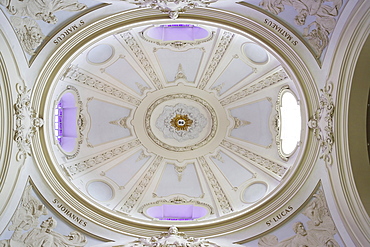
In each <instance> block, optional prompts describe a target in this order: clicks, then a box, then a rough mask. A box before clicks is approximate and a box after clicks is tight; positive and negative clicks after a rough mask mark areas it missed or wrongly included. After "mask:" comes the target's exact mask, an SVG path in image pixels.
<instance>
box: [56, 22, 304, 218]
mask: <svg viewBox="0 0 370 247" xmlns="http://www.w3.org/2000/svg"><path fill="white" fill-rule="evenodd" d="M184 24H186V23H184ZM196 26H199V27H201V28H204V29H205V30H207V31H208V33H209V36H208V37H207V38H205V39H203V40H198V42H194V43H191V42H188V41H187V42H185V41H183V42H182V41H181V40H176V41H178V42H177V43H176V45H175V44H171V41H167V42H158V41H156V40H150V38H148V37H145V35H142V32H143V31H145V30H148V29H150V28H151V27H152V25H146V26H140V27H136V28H133V29H131V30H130V31H125V32H122V33H114V34H111V35H108V36H103V37H102V38H101V39H100V40H98V41H96V42H94V43H91V44H90V45H88V46H86V47H85V49H84V50H83V51H80V52H79V53H78V54H76V56H75V58H74V59H72V60H71V62H69V63H68V64H66V68H67V69H65V71H62V72H61V76H60V77H59V79H58V80H57V81H55V83H56V86H55V88H54V92H53V98H54V100H56V99H58V97H60V95H61V94H62V93H63V92H64V91H65V90H66V89H67V87H68V86H73V87H74V88H76V90H77V92H78V94H79V96H80V100H81V102H82V107H81V114H82V115H83V116H84V118H80V120H83V122H84V126H83V128H80V131H81V140H80V142H81V144H80V149H79V151H78V153H77V155H75V156H76V157H73V158H71V157H70V158H66V154H65V153H63V152H62V151H61V150H60V146H58V145H57V144H56V141H55V136H53V135H51V136H50V141H51V142H52V143H54V145H53V151H54V157H55V161H56V162H55V163H57V164H58V166H57V169H58V170H59V172H60V173H62V174H63V176H64V177H66V178H67V179H68V180H69V181H70V183H69V186H71V187H72V188H74V189H76V190H78V191H80V193H81V194H82V195H84V196H85V197H86V198H87V201H89V203H91V204H99V205H101V206H103V207H105V208H106V209H108V210H111V211H112V212H118V213H121V215H122V213H123V214H124V215H125V216H124V217H132V218H136V219H142V220H151V218H150V217H148V215H147V214H146V213H145V212H143V209H144V211H145V209H146V208H147V207H148V205H161V204H171V203H173V199H174V198H176V197H177V198H181V200H182V203H183V204H184V203H185V204H194V205H206V206H207V210H208V214H207V215H206V216H205V217H203V218H201V219H199V221H202V220H203V221H207V220H212V219H216V218H219V217H223V216H224V215H228V214H230V213H233V212H241V211H243V210H244V211H245V210H248V209H250V208H252V206H256V205H259V204H260V203H262V202H263V201H264V200H266V198H268V197H269V196H271V195H272V194H274V193H276V192H277V191H278V189H279V188H280V186H281V185H282V184H284V183H285V182H286V181H287V180H288V179H289V177H290V175H289V174H291V173H292V170H294V169H295V168H296V167H297V166H298V164H299V159H300V155H301V153H302V152H301V151H302V149H303V148H304V146H303V145H300V146H299V147H297V149H296V150H295V152H294V153H293V154H292V156H291V157H289V158H288V159H283V158H281V155H279V147H278V146H277V142H276V136H280V134H281V133H279V128H277V127H279V126H277V124H278V123H279V121H278V120H276V116H277V115H278V112H277V110H276V102H277V101H278V95H279V92H280V90H281V89H282V88H283V87H285V86H287V87H289V90H291V92H292V93H293V94H294V95H295V96H296V98H297V100H298V101H300V100H302V98H301V97H302V93H301V91H300V89H299V86H298V83H297V82H295V81H294V80H293V79H291V78H289V76H288V75H287V73H286V71H285V69H284V68H286V64H285V63H284V62H283V60H282V59H280V58H278V57H277V56H276V55H274V54H273V53H272V51H271V50H270V49H269V48H268V47H266V46H265V45H264V44H262V43H260V42H259V41H258V40H256V39H254V38H253V37H246V36H242V35H240V34H237V33H233V32H230V31H227V30H224V29H221V28H219V27H214V26H211V25H204V24H201V23H200V24H196ZM144 34H145V32H144ZM54 106H55V105H53V106H52V107H54ZM51 110H52V109H51ZM301 110H302V111H304V106H303V105H302V106H301ZM51 112H53V111H51ZM175 113H181V114H182V117H183V118H184V115H187V116H188V117H189V118H190V119H191V120H192V122H191V123H190V127H188V129H186V130H178V129H177V132H176V131H175V132H174V128H175V129H176V127H174V126H172V125H171V123H170V122H169V120H172V119H174V118H175V116H176V114H175ZM166 114H167V115H166ZM168 114H169V115H168ZM171 114H172V115H171ZM181 114H180V115H181ZM303 114H305V113H303ZM50 117H52V116H50ZM158 119H160V121H159V120H158ZM280 120H281V119H280ZM166 121H167V122H166ZM119 123H121V124H119ZM298 124H299V125H300V122H299V123H298ZM50 128H53V126H50ZM171 131H172V132H171ZM50 133H54V132H53V131H50ZM304 135H305V134H304V133H303V132H302V133H301V136H300V137H298V138H299V140H297V141H298V143H299V144H302V142H303V140H304ZM171 200H172V202H171ZM177 200H179V199H177ZM164 202H165V203H164ZM195 202H196V203H195ZM178 203H179V202H178ZM122 217H123V216H122Z"/></svg>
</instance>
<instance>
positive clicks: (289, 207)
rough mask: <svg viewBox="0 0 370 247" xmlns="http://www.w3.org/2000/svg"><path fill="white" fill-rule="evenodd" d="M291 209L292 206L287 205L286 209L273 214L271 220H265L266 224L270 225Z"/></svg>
mask: <svg viewBox="0 0 370 247" xmlns="http://www.w3.org/2000/svg"><path fill="white" fill-rule="evenodd" d="M292 211H293V207H292V206H290V205H289V206H288V207H287V208H286V209H284V210H282V211H281V212H280V213H279V214H277V215H275V216H274V217H273V218H272V219H271V220H268V221H266V225H267V226H271V225H272V224H273V223H276V222H278V221H280V220H281V219H283V218H284V217H286V216H287V215H288V214H289V213H290V212H292Z"/></svg>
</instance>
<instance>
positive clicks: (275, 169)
mask: <svg viewBox="0 0 370 247" xmlns="http://www.w3.org/2000/svg"><path fill="white" fill-rule="evenodd" d="M221 145H222V146H224V147H225V148H227V149H229V150H231V151H233V152H234V153H237V154H239V155H240V156H242V157H244V158H246V159H248V160H250V161H252V163H253V164H258V165H259V166H261V167H263V168H264V169H266V170H269V171H270V172H272V173H274V174H275V175H277V176H278V177H280V178H282V177H283V176H284V174H285V173H286V172H287V170H288V169H287V168H286V167H285V166H282V165H280V164H278V163H276V162H274V161H271V160H269V159H266V158H264V157H262V156H260V155H258V154H255V153H253V152H251V151H249V150H247V149H245V148H243V147H241V146H239V145H236V144H234V143H231V142H229V141H226V140H223V141H222V142H221Z"/></svg>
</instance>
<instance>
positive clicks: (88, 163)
mask: <svg viewBox="0 0 370 247" xmlns="http://www.w3.org/2000/svg"><path fill="white" fill-rule="evenodd" d="M140 144H141V143H140V141H139V140H138V139H135V140H133V141H130V142H127V143H124V144H123V145H121V146H118V147H116V148H113V149H111V150H109V151H106V152H104V153H101V154H98V155H96V156H94V157H92V158H89V159H87V160H84V161H81V162H78V163H76V164H73V165H69V166H67V167H66V169H67V171H68V173H69V174H70V175H71V176H73V175H76V174H78V173H80V172H83V171H85V170H87V169H89V168H91V167H94V166H96V165H98V164H101V163H103V162H104V161H107V160H109V159H111V158H113V157H115V156H117V155H120V154H122V153H124V152H126V151H128V150H130V149H132V148H134V147H137V146H139V145H140Z"/></svg>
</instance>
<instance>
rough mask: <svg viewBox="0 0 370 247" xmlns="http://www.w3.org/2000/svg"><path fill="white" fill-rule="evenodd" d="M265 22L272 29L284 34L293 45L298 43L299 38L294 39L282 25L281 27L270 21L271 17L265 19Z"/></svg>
mask: <svg viewBox="0 0 370 247" xmlns="http://www.w3.org/2000/svg"><path fill="white" fill-rule="evenodd" d="M265 24H266V25H267V26H270V27H272V29H274V30H276V31H277V32H278V33H280V35H282V36H283V37H284V38H285V39H287V40H288V41H289V42H290V43H292V45H297V44H298V40H294V39H293V37H292V36H291V35H290V34H289V33H288V32H287V31H286V30H284V29H283V28H282V27H280V26H279V25H277V24H276V23H274V22H272V21H270V20H269V19H265Z"/></svg>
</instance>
